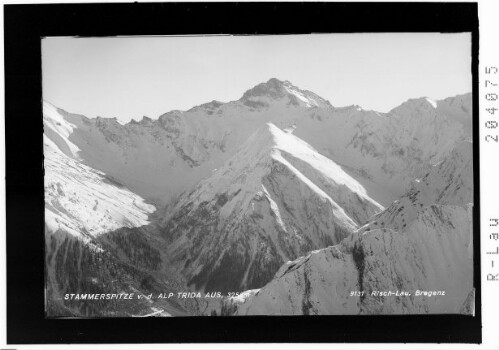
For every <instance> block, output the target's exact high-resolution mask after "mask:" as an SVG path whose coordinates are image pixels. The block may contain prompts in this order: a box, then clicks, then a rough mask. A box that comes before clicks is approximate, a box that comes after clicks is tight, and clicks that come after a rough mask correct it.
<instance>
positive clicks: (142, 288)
mask: <svg viewBox="0 0 499 350" xmlns="http://www.w3.org/2000/svg"><path fill="white" fill-rule="evenodd" d="M44 125H45V130H44V131H45V134H44V137H43V140H44V169H45V243H46V295H47V301H46V312H47V315H48V316H93V317H95V316H138V315H147V314H148V313H149V312H155V313H157V314H162V315H182V314H185V313H186V310H191V312H190V313H191V314H192V313H193V311H192V309H194V310H195V309H196V308H195V306H192V305H188V304H187V305H184V304H179V303H174V302H171V301H164V300H161V301H158V302H149V301H148V300H146V299H144V300H137V301H134V302H123V301H121V302H117V301H116V300H114V301H108V300H100V301H89V302H82V301H79V300H78V301H67V300H64V299H63V296H64V294H65V293H136V294H148V293H149V292H153V291H154V292H158V291H163V290H164V289H165V288H169V290H172V291H174V290H179V289H180V288H182V286H181V285H179V284H178V283H175V284H173V285H168V286H166V285H165V284H164V282H163V281H166V280H170V281H171V280H173V281H175V278H176V277H174V275H171V274H170V273H169V272H168V270H167V269H165V268H164V266H163V262H164V261H165V258H164V256H162V254H161V252H160V251H159V250H158V249H156V248H158V247H159V245H158V242H157V241H155V240H154V238H153V237H151V236H150V235H148V233H147V232H146V231H133V230H136V229H137V227H140V226H143V225H148V224H150V221H149V219H148V216H149V214H151V213H153V212H154V211H155V210H156V208H155V207H154V206H152V205H150V204H147V203H145V201H144V199H143V198H141V197H139V196H138V195H137V194H135V193H133V192H131V191H130V190H128V189H126V188H125V187H123V186H122V185H121V184H119V183H118V182H116V181H115V180H114V179H112V178H111V177H109V176H108V175H106V174H104V173H102V172H100V171H98V170H95V169H92V168H90V167H89V166H87V165H84V164H82V163H81V160H80V159H79V156H78V154H79V149H78V148H77V147H76V146H75V145H74V144H72V142H71V141H69V139H68V137H69V135H71V132H72V130H73V128H74V125H73V124H72V123H70V122H68V121H66V120H65V119H63V118H61V116H60V114H59V113H58V112H57V110H56V109H55V108H53V107H52V106H51V105H49V104H46V106H45V109H44ZM155 276H159V277H160V278H157V277H155ZM144 281H147V283H146V284H144ZM184 288H185V287H184Z"/></svg>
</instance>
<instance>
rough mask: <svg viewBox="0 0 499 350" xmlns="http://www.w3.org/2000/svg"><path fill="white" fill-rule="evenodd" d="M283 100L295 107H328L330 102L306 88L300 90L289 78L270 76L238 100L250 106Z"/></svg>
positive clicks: (267, 104) (266, 104) (266, 105)
mask: <svg viewBox="0 0 499 350" xmlns="http://www.w3.org/2000/svg"><path fill="white" fill-rule="evenodd" d="M276 100H285V101H286V102H287V105H291V106H296V107H306V108H311V107H321V108H329V107H331V104H330V103H329V101H327V100H326V99H324V98H322V97H320V96H318V95H316V94H315V93H313V92H311V91H308V90H301V89H300V88H298V87H297V86H295V85H293V84H292V83H291V82H290V81H289V80H284V81H283V80H279V79H277V78H271V79H269V80H268V81H267V82H265V83H261V84H258V85H256V86H255V87H253V88H251V89H249V90H248V91H246V92H245V93H244V95H243V96H242V97H241V99H240V101H242V102H243V103H245V104H248V105H250V106H254V105H258V106H265V107H268V106H269V102H271V101H276Z"/></svg>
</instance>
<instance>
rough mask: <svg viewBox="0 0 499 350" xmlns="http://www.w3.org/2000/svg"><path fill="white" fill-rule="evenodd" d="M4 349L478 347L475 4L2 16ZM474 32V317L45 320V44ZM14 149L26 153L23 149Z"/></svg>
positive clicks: (173, 7) (91, 10) (80, 8)
mask: <svg viewBox="0 0 499 350" xmlns="http://www.w3.org/2000/svg"><path fill="white" fill-rule="evenodd" d="M4 30H5V31H4V35H5V38H4V39H5V41H4V45H5V58H4V60H5V122H6V124H5V126H6V203H7V205H6V211H7V342H8V343H9V344H37V343H38V344H47V343H176V342H190V343H195V342H311V343H312V342H359V343H360V342H400V343H402V342H445V343H447V342H460V343H461V342H464V343H480V342H481V293H480V292H481V288H480V259H479V257H480V220H479V217H480V216H479V213H480V191H479V189H480V187H479V180H480V176H479V149H478V139H479V135H478V110H479V109H478V42H479V41H478V35H479V33H478V4H477V3H348V4H347V3H152V4H146V3H141V4H137V3H128V4H57V5H55V4H51V5H48V4H45V5H4ZM333 32H338V33H353V32H471V33H472V55H473V56H472V75H473V139H474V140H475V142H474V148H473V157H474V158H473V159H474V162H473V163H474V164H473V166H474V186H475V191H474V209H473V217H474V222H473V229H474V257H475V259H474V284H475V288H476V315H475V317H471V316H462V315H411V316H299V317H296V316H295V317H284V316H274V317H270V316H262V317H260V316H245V317H230V318H228V317H185V318H130V319H129V318H119V319H116V318H108V319H46V318H45V314H44V266H45V264H44V258H45V256H44V234H43V230H44V198H43V197H44V188H43V166H42V160H43V142H42V134H43V123H42V85H41V41H40V38H41V37H45V36H115V35H161V34H163V35H173V34H184V35H185V34H200V33H203V34H241V35H252V34H298V33H302V34H305V33H333ZM21 139H22V142H19V141H20V140H21Z"/></svg>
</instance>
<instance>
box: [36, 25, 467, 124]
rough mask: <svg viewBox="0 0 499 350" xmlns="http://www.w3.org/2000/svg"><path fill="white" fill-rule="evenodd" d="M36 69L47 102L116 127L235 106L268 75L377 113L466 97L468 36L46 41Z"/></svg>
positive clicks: (341, 104)
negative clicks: (408, 103) (216, 104)
mask: <svg viewBox="0 0 499 350" xmlns="http://www.w3.org/2000/svg"><path fill="white" fill-rule="evenodd" d="M42 62H43V96H44V99H46V100H48V101H50V102H52V103H53V104H55V105H56V106H58V107H61V108H63V109H66V110H67V111H69V112H73V113H79V114H84V115H86V116H88V117H95V116H98V115H99V116H102V117H117V118H118V119H121V120H123V121H129V120H130V119H131V118H134V119H137V120H140V119H142V116H144V115H146V116H148V117H150V118H153V119H155V118H158V117H159V116H160V115H161V114H163V113H165V112H167V111H170V110H172V109H180V110H186V109H189V108H191V107H193V106H195V105H199V104H201V103H205V102H209V101H211V100H219V101H223V102H228V101H232V100H237V99H239V98H240V97H241V96H242V94H243V93H244V92H245V91H246V90H248V89H250V88H251V87H253V86H255V85H257V84H259V83H261V82H264V81H267V80H268V79H270V78H272V77H275V78H278V79H280V80H289V81H290V82H291V83H293V84H294V85H296V86H298V87H299V88H301V89H306V90H311V91H313V92H315V93H317V94H318V95H320V96H322V97H324V98H326V99H328V100H329V101H330V102H331V104H332V105H333V106H337V107H339V106H345V105H351V104H357V105H360V106H361V107H363V108H364V109H373V110H377V111H380V112H387V111H389V110H390V109H392V108H394V107H396V106H397V105H399V104H400V103H402V102H404V101H405V100H407V99H409V98H416V97H422V96H428V97H431V98H434V99H441V98H445V97H448V96H454V95H457V94H462V93H466V92H470V91H471V35H470V34H438V33H435V34H432V33H422V34H405V33H404V34H317V35H289V36H236V37H233V36H216V37H135V38H48V39H43V41H42Z"/></svg>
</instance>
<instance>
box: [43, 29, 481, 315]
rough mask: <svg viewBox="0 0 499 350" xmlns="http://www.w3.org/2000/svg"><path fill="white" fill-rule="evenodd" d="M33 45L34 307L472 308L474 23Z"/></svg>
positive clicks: (357, 311)
mask: <svg viewBox="0 0 499 350" xmlns="http://www.w3.org/2000/svg"><path fill="white" fill-rule="evenodd" d="M41 41H42V42H41V56H42V57H41V61H42V92H43V155H44V163H43V164H44V171H45V173H44V203H45V214H44V215H45V314H46V317H48V318H60V317H76V318H96V317H99V318H101V317H104V318H107V317H179V316H199V317H203V316H233V317H237V316H253V315H266V316H303V315H428V314H460V315H467V316H469V317H473V316H474V315H475V288H474V283H473V281H474V271H473V270H474V259H476V258H477V257H474V256H473V248H474V239H473V221H474V220H475V219H476V218H474V217H473V207H474V178H473V163H474V159H473V142H474V141H475V140H473V139H472V118H473V106H472V104H473V103H472V102H473V101H472V74H471V64H472V55H471V43H472V39H471V33H467V32H463V33H346V34H345V33H343V34H342V33H336V34H335V33H330V34H302V35H298V34H290V35H245V36H238V35H196V36H122V37H101V38H99V37H67V36H62V37H46V38H43V39H41Z"/></svg>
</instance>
